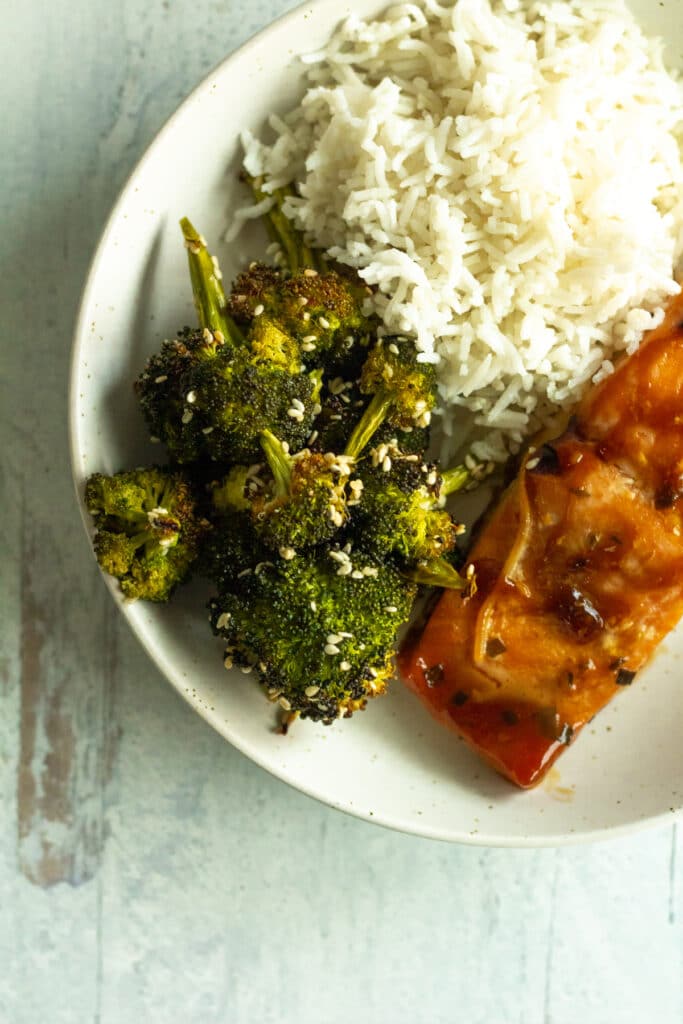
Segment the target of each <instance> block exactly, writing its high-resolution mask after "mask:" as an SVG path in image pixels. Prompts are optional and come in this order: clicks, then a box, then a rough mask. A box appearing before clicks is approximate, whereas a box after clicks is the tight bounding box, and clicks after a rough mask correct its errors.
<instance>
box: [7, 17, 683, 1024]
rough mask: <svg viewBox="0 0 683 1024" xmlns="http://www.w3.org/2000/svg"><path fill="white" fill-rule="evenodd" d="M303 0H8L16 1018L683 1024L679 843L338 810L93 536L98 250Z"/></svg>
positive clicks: (10, 1008) (123, 1022) (11, 891)
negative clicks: (227, 716) (177, 671)
mask: <svg viewBox="0 0 683 1024" xmlns="http://www.w3.org/2000/svg"><path fill="white" fill-rule="evenodd" d="M290 6H292V4H290V3H287V2H286V0H253V2H251V3H242V4H239V3H237V2H235V0H193V2H192V3H182V2H180V0H114V2H112V3H104V2H103V0H52V2H51V3H47V2H44V0H29V2H28V3H24V4H15V3H11V2H10V0H1V9H2V13H3V15H4V16H3V18H2V41H1V42H0V47H1V52H2V77H3V85H4V89H3V102H2V124H3V133H2V146H1V148H0V182H1V183H2V187H1V188H0V209H1V220H0V223H1V225H2V231H1V232H0V253H1V255H0V260H1V263H0V292H1V299H0V310H1V311H2V318H3V329H2V335H1V338H2V341H1V351H2V364H1V372H0V388H2V393H1V395H0V431H1V437H2V455H1V456H0V470H1V471H0V508H1V509H2V517H3V529H2V530H1V531H0V546H1V547H0V564H1V565H2V571H1V577H0V578H1V580H2V587H1V590H0V602H1V604H0V699H1V705H2V706H1V709H0V794H1V799H2V803H1V805H0V806H1V807H2V824H3V827H2V830H0V963H1V964H2V969H1V970H0V1024H81V1022H88V1024H91V1022H92V1024H95V1022H99V1024H128V1022H131V1024H138V1022H140V1024H142V1022H153V1024H156V1022H160V1024H195V1022H197V1024H218V1022H221V1024H223V1022H226V1024H268V1022H276V1024H289V1022H291V1024H347V1022H359V1024H423V1022H424V1024H441V1022H444V1024H446V1022H449V1024H450V1022H456V1021H458V1022H459V1021H463V1022H467V1024H512V1022H519V1024H575V1022H576V1021H582V1022H584V1024H630V1022H641V1021H656V1022H657V1024H674V1022H681V1021H683V970H682V969H683V887H682V884H681V878H682V876H681V871H682V865H683V856H682V854H683V850H682V849H681V847H682V841H681V838H680V836H677V832H676V828H675V827H669V828H667V829H665V830H663V831H658V832H652V833H647V834H643V835H640V836H637V837H635V838H632V839H628V840H620V841H618V842H612V843H607V844H602V845H598V846H593V847H584V848H571V849H563V850H558V851H555V850H544V851H510V850H481V849H470V848H465V847H455V846H448V845H445V844H439V843H435V842H430V841H426V840H420V839H416V838H413V837H406V836H402V835H398V834H393V833H390V832H387V831H384V830H382V829H380V828H378V827H376V826H373V825H369V824H365V823H363V822H360V821H357V820H353V819H350V818H347V817H344V816H343V815H342V814H340V813H338V812H335V811H332V810H330V809H328V808H326V807H323V806H320V805H318V804H317V803H314V802H313V801H312V800H310V799H308V798H306V797H304V796H302V795H300V794H298V793H296V792H294V791H292V790H290V789H289V788H288V787H286V786H285V785H283V784H282V783H280V782H278V781H276V780H274V779H273V778H271V777H270V776H268V775H267V774H266V773H265V772H263V771H262V770H260V769H259V768H257V767H255V766H254V765H252V764H251V763H250V762H248V761H247V760H246V759H245V758H244V757H243V756H242V755H241V754H239V753H237V751H235V750H233V749H232V748H231V747H230V746H228V744H227V743H225V742H224V741H223V740H221V739H220V737H219V736H217V735H216V734H214V733H213V732H212V731H211V730H210V728H209V727H208V726H207V725H206V724H205V723H204V722H203V721H201V720H200V719H199V718H198V717H197V716H196V715H195V714H193V712H192V711H191V710H190V708H189V707H187V706H186V705H185V704H183V703H182V702H181V700H180V699H179V697H178V696H177V695H176V693H175V692H174V691H173V690H172V689H171V688H170V686H168V684H167V683H166V682H165V681H164V680H163V678H161V677H160V675H159V673H158V672H157V671H156V669H155V668H154V667H153V666H152V664H151V663H150V662H149V660H148V659H147V657H146V655H145V654H144V652H143V651H142V650H141V648H140V647H139V646H138V644H137V642H136V641H135V639H134V638H133V637H132V635H130V633H129V632H128V629H127V627H126V625H125V623H124V622H123V620H122V618H121V617H120V616H119V615H118V613H117V612H116V609H115V607H114V605H113V603H112V601H111V600H110V598H109V597H108V595H107V593H106V591H105V588H104V586H103V585H102V581H101V579H100V578H99V575H98V572H97V570H96V568H95V566H94V564H93V561H92V558H91V555H90V553H89V551H88V549H87V541H86V538H85V536H84V532H83V529H82V527H81V524H80V522H79V519H78V514H77V510H76V506H75V502H74V498H73V494H72V485H71V480H70V475H69V465H68V457H67V438H66V401H67V366H68V357H69V347H70V343H71V337H70V335H71V329H72V324H73V320H74V315H75V310H76V305H77V301H78V296H79V291H80V288H81V286H82V282H83V278H84V275H85V272H86V268H87V265H88V260H89V258H90V255H91V253H92V250H93V246H94V244H95V242H96V239H97V237H98V234H99V232H100V230H101V228H102V225H103V221H104V218H105V216H106V214H107V211H108V209H109V207H110V205H111V203H112V202H113V200H114V197H115V196H116V193H117V191H118V189H119V187H120V186H121V184H122V182H123V181H124V179H125V177H126V175H127V174H128V172H129V171H130V169H131V168H132V166H133V164H134V163H135V161H136V160H137V158H138V157H139V156H140V154H141V153H142V151H143V150H144V148H145V146H146V145H147V143H148V142H149V140H150V139H151V138H152V137H153V136H154V134H155V133H156V132H157V130H158V129H159V127H160V126H161V124H162V123H163V121H164V120H165V118H166V117H167V115H168V114H169V113H170V112H171V111H172V110H173V109H174V108H175V107H176V105H177V104H178V103H179V101H180V100H181V99H182V98H183V97H184V96H185V95H186V93H187V92H188V91H189V90H190V88H191V87H192V86H193V85H194V84H195V82H196V81H198V80H199V79H200V78H201V77H202V76H203V75H204V73H205V72H206V71H207V70H208V69H209V68H210V67H211V66H212V65H213V64H214V63H215V62H216V61H218V60H219V59H220V58H221V57H222V56H223V55H225V54H226V53H228V52H229V51H230V50H231V49H233V48H234V47H236V46H237V45H239V44H240V43H241V42H242V41H243V40H245V39H246V38H247V37H248V36H250V35H251V34H253V32H255V31H256V30H257V29H259V28H260V27H262V26H263V25H265V24H267V22H268V21H269V20H271V18H272V17H274V16H275V15H277V14H279V13H281V12H282V11H284V10H285V9H286V8H288V7H290ZM115 287H116V282H112V288H113V289H115Z"/></svg>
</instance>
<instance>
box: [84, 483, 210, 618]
mask: <svg viewBox="0 0 683 1024" xmlns="http://www.w3.org/2000/svg"><path fill="white" fill-rule="evenodd" d="M85 502H86V506H87V508H88V511H89V512H90V514H91V515H92V517H93V519H94V522H95V526H96V529H97V532H96V534H95V538H94V541H93V546H94V549H95V555H96V556H97V561H98V562H99V564H100V566H101V567H102V569H103V570H104V571H105V572H106V573H109V575H110V576H115V577H116V578H117V579H118V580H119V583H120V586H121V590H122V591H123V593H124V594H125V596H126V597H128V598H131V599H135V598H141V599H143V600H146V601H167V600H168V599H169V597H170V596H171V593H172V592H173V590H174V589H175V587H176V586H177V585H178V584H179V583H182V582H183V581H184V580H186V579H187V577H188V576H189V573H190V570H191V568H192V566H193V564H194V562H195V561H196V560H197V557H198V556H199V553H200V548H201V545H202V541H203V539H204V537H205V535H206V533H207V531H208V529H209V523H208V522H207V520H205V519H203V518H202V517H200V516H199V515H198V513H197V506H196V502H195V498H194V496H193V494H192V491H191V489H190V486H189V483H188V481H187V479H186V478H185V477H184V476H183V475H181V474H180V473H176V472H172V471H170V470H168V469H164V468H160V467H156V466H153V467H151V468H149V469H136V470H132V471H131V472H124V473H116V474H115V475H114V476H104V475H103V474H101V473H95V474H94V475H93V476H91V477H90V478H89V479H88V481H87V483H86V488H85Z"/></svg>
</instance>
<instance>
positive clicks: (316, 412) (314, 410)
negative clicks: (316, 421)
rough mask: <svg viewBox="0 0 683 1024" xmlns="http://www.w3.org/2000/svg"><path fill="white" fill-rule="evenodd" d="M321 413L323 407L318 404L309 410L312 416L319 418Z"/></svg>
mask: <svg viewBox="0 0 683 1024" xmlns="http://www.w3.org/2000/svg"><path fill="white" fill-rule="evenodd" d="M322 411H323V407H322V405H320V403H319V402H316V403H315V405H314V406H313V408H312V409H311V412H312V413H313V415H314V416H319V415H320V413H321V412H322Z"/></svg>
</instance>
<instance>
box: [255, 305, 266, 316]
mask: <svg viewBox="0 0 683 1024" xmlns="http://www.w3.org/2000/svg"><path fill="white" fill-rule="evenodd" d="M265 308H266V307H265V306H264V305H263V303H262V302H259V304H258V306H255V307H254V316H261V313H263V311H264V309H265Z"/></svg>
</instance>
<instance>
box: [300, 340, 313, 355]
mask: <svg viewBox="0 0 683 1024" xmlns="http://www.w3.org/2000/svg"><path fill="white" fill-rule="evenodd" d="M301 348H302V351H303V352H315V342H314V341H302V343H301Z"/></svg>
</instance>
